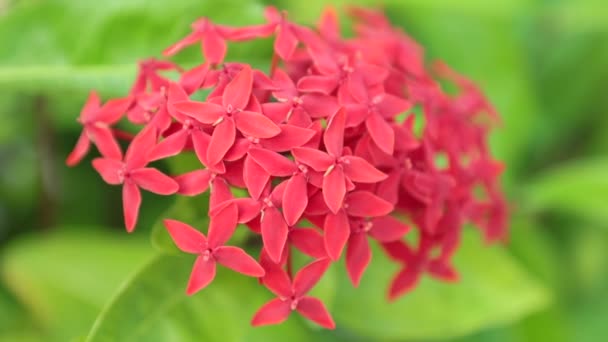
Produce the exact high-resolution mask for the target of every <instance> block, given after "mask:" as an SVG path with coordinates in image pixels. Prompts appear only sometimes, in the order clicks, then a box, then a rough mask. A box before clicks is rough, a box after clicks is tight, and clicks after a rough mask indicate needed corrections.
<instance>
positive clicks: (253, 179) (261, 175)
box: [243, 157, 270, 199]
mask: <svg viewBox="0 0 608 342" xmlns="http://www.w3.org/2000/svg"><path fill="white" fill-rule="evenodd" d="M243 180H244V181H245V185H246V186H247V190H248V191H249V194H250V195H251V197H252V198H254V199H258V198H260V196H261V195H262V192H263V191H264V188H266V185H267V184H268V181H269V180H270V175H269V174H268V172H267V171H266V170H264V168H263V167H261V166H260V165H259V164H258V163H257V162H256V161H255V160H254V159H253V158H251V157H246V158H245V164H244V168H243Z"/></svg>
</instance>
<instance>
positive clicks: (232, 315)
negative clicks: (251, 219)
mask: <svg viewBox="0 0 608 342" xmlns="http://www.w3.org/2000/svg"><path fill="white" fill-rule="evenodd" d="M193 261H194V260H193V258H186V257H173V256H166V255H159V256H158V257H157V258H156V259H154V260H153V261H152V262H151V263H149V264H148V265H146V266H145V267H144V268H143V269H142V270H141V271H140V272H139V273H137V274H136V275H135V277H133V278H131V280H130V281H129V283H128V285H127V286H125V287H123V288H122V290H121V291H120V292H119V293H118V295H117V296H116V297H115V298H114V299H113V300H112V301H111V302H110V303H109V305H108V306H107V307H106V308H105V309H104V311H103V312H102V313H101V315H100V316H99V317H98V319H97V321H96V322H95V325H94V326H93V329H92V330H91V332H90V334H89V336H88V338H87V341H88V342H101V341H167V340H172V341H194V340H197V341H198V340H206V341H275V340H284V341H310V340H312V339H314V340H315V341H317V340H319V341H321V340H322V338H323V334H324V333H321V332H315V331H313V330H310V329H308V328H307V327H306V326H305V325H304V324H303V322H302V321H301V320H300V319H299V318H297V317H295V316H296V315H293V316H292V317H290V319H289V320H288V321H287V322H286V323H285V324H283V325H280V326H277V327H263V328H253V327H251V326H250V325H249V320H250V319H251V316H252V315H253V314H254V313H255V311H256V310H257V309H258V307H260V306H261V305H262V304H263V303H264V302H265V301H267V300H270V299H271V298H272V295H271V294H270V293H269V292H268V291H266V290H265V289H264V288H263V287H262V286H261V285H259V284H258V283H257V281H256V280H255V279H251V278H246V277H244V276H242V275H237V274H235V273H234V272H232V271H230V270H226V269H218V274H217V278H216V280H215V281H214V282H213V283H212V284H211V285H210V286H209V287H207V288H206V289H204V290H202V291H201V292H199V293H198V294H196V295H194V296H192V297H188V296H187V295H186V294H185V284H186V283H187V280H188V275H189V273H190V268H191V267H192V263H193Z"/></svg>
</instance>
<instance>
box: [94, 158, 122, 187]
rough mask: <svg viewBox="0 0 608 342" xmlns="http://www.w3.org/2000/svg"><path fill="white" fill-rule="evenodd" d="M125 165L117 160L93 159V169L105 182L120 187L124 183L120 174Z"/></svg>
mask: <svg viewBox="0 0 608 342" xmlns="http://www.w3.org/2000/svg"><path fill="white" fill-rule="evenodd" d="M124 165H125V164H124V163H123V162H122V161H120V160H116V159H108V158H95V159H93V167H94V168H95V170H96V171H97V172H99V174H100V175H101V177H102V178H103V180H104V181H105V182H106V183H108V184H111V185H118V184H121V183H122V182H123V178H121V177H120V176H119V172H120V171H121V170H123V169H124Z"/></svg>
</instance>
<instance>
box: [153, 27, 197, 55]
mask: <svg viewBox="0 0 608 342" xmlns="http://www.w3.org/2000/svg"><path fill="white" fill-rule="evenodd" d="M202 35H203V33H202V32H192V33H190V34H189V35H187V36H186V37H185V38H183V39H182V40H180V41H179V42H177V43H175V44H173V45H171V46H169V47H168V48H166V49H165V50H164V51H163V55H165V56H173V55H175V54H176V53H178V52H179V51H180V50H182V49H183V48H185V47H186V46H188V45H192V44H194V43H196V42H197V41H198V40H199V39H201V38H202Z"/></svg>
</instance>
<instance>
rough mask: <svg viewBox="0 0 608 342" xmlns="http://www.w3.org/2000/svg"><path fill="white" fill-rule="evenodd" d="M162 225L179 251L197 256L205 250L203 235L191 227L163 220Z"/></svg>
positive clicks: (174, 221)
mask: <svg viewBox="0 0 608 342" xmlns="http://www.w3.org/2000/svg"><path fill="white" fill-rule="evenodd" d="M163 223H164V224H165V227H166V228H167V231H168V232H169V235H171V238H172V239H173V242H175V244H176V245H177V247H178V248H179V249H180V250H182V251H184V252H186V253H192V254H197V253H201V252H202V251H203V250H204V249H206V248H207V238H206V237H205V235H203V233H201V232H199V231H198V230H196V229H195V228H193V227H192V226H190V225H187V224H185V223H183V222H180V221H176V220H163Z"/></svg>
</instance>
